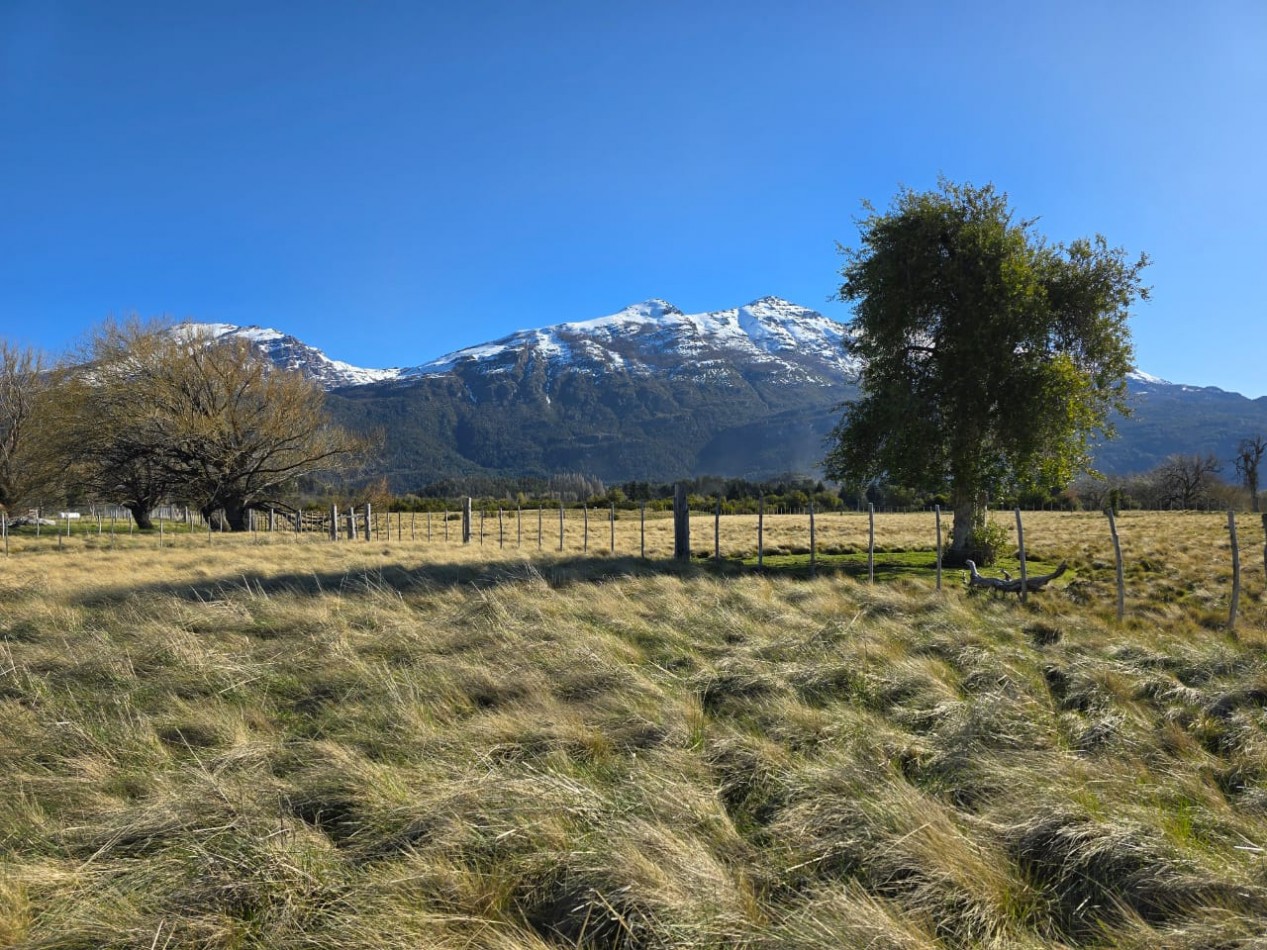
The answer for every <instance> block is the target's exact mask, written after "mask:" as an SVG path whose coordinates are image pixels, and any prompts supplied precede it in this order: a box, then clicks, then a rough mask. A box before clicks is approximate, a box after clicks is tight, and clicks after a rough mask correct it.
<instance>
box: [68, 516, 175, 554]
mask: <svg viewBox="0 0 1267 950" xmlns="http://www.w3.org/2000/svg"><path fill="white" fill-rule="evenodd" d="M66 536H67V537H70V519H69V518H67V519H66ZM58 546H59V547H60V546H61V542H60V541H59V542H58ZM158 546H159V547H160V548H161V547H162V546H163V511H162V509H161V508H160V509H159V512H158Z"/></svg>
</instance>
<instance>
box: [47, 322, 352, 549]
mask: <svg viewBox="0 0 1267 950" xmlns="http://www.w3.org/2000/svg"><path fill="white" fill-rule="evenodd" d="M89 354H90V357H91V359H90V361H89V362H88V363H86V364H85V369H84V370H82V371H80V372H79V373H78V374H77V375H76V377H75V378H74V379H73V380H72V381H71V383H70V384H68V385H67V386H66V392H65V395H64V397H63V400H64V406H65V410H64V415H65V417H66V419H65V424H64V425H63V426H62V427H61V431H62V433H63V441H64V443H65V453H66V456H67V457H68V458H70V459H73V460H74V461H73V464H75V465H76V467H77V469H78V471H79V473H80V479H81V481H82V483H83V484H84V485H85V486H86V487H88V488H89V489H90V490H91V491H92V493H93V494H94V495H95V496H97V497H100V498H103V499H105V500H109V501H115V502H117V503H119V504H123V505H125V506H127V507H128V508H130V509H131V510H132V511H133V513H134V514H135V515H136V517H137V518H138V523H141V524H142V526H144V525H145V524H146V523H147V521H148V512H149V510H150V508H152V507H153V506H154V505H155V504H156V503H157V502H158V501H159V500H160V499H163V498H180V499H182V500H184V501H186V502H189V503H191V504H193V505H195V506H197V507H198V508H199V509H201V510H202V512H203V513H204V514H205V515H208V516H209V515H210V514H211V512H213V511H215V510H223V511H224V514H225V518H226V520H227V522H228V524H229V526H230V527H231V528H232V529H234V530H241V529H242V528H243V527H245V526H246V512H247V511H248V510H250V509H251V508H261V507H264V506H267V505H273V504H278V503H280V499H281V497H282V495H283V494H284V491H285V488H286V487H287V486H288V485H289V484H290V483H293V482H294V480H295V479H297V478H299V477H301V476H305V475H309V474H312V473H314V472H317V471H329V472H333V471H338V470H340V469H341V468H344V467H346V465H347V464H348V463H349V462H350V461H351V460H352V458H353V457H354V455H356V454H357V453H359V452H361V451H362V450H364V449H365V447H366V446H365V443H364V440H361V439H358V438H355V437H353V436H351V435H350V434H348V433H347V432H345V431H343V430H342V429H340V428H338V427H336V426H334V425H332V424H331V423H330V421H329V419H328V418H327V416H326V414H325V411H324V409H323V400H324V393H323V392H322V391H321V389H320V387H319V386H318V385H317V384H316V383H315V382H313V381H312V380H309V379H305V378H304V377H303V376H302V375H301V374H300V373H298V372H294V371H289V370H283V369H279V368H278V367H275V366H273V365H272V364H271V363H269V362H268V360H266V359H265V358H264V357H263V356H262V355H261V354H260V353H258V352H257V351H256V350H255V349H254V347H253V346H252V345H251V343H250V342H249V341H247V340H244V339H241V338H233V339H230V340H213V339H210V338H208V337H205V336H202V335H199V334H198V333H197V332H194V331H189V330H188V328H172V327H167V326H163V325H144V324H140V323H138V322H135V321H134V322H129V323H125V324H115V323H107V324H106V325H105V326H103V327H102V328H101V329H100V330H99V331H98V333H97V334H96V335H95V336H94V338H93V339H92V341H91V343H90V345H89Z"/></svg>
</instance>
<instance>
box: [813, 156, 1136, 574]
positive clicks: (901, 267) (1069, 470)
mask: <svg viewBox="0 0 1267 950" xmlns="http://www.w3.org/2000/svg"><path fill="white" fill-rule="evenodd" d="M867 211H868V212H869V213H868V215H867V216H866V217H864V218H863V219H862V220H860V221H859V222H858V224H859V230H860V233H861V242H860V244H859V246H858V247H856V248H841V252H842V253H843V254H844V256H845V264H844V266H843V268H842V270H841V276H842V277H843V279H844V281H843V283H842V284H841V286H840V289H839V294H838V296H839V299H841V300H843V301H846V302H848V303H852V304H853V305H854V318H853V321H852V334H851V336H850V337H849V339H848V342H847V343H846V346H847V348H848V351H849V353H850V354H851V355H852V356H853V357H855V358H856V359H857V360H858V361H859V365H860V377H859V388H860V395H859V398H858V399H857V400H856V401H855V402H853V403H851V404H849V405H848V406H847V407H846V408H845V410H844V415H843V417H842V419H841V421H840V423H839V424H838V425H837V427H836V429H835V430H834V432H833V436H832V446H831V448H830V451H829V454H828V456H827V459H826V469H827V473H828V475H829V476H830V477H832V478H836V479H840V480H842V481H863V482H865V481H869V480H872V479H876V478H886V479H888V480H890V481H893V482H897V483H899V484H903V485H907V486H909V487H912V488H917V489H921V490H929V491H942V490H945V491H948V492H949V494H950V498H951V500H952V504H953V506H954V514H955V519H954V531H953V536H952V545H951V552H952V553H959V554H963V553H964V552H965V551H966V550H967V544H968V540H969V536H970V534H971V532H972V529H973V527H974V525H975V524H976V523H978V522H979V520H980V516H981V513H982V510H983V509H982V507H981V504H982V503H981V500H980V499H981V496H982V494H983V493H986V492H992V491H1000V490H1014V489H1017V488H1029V487H1038V486H1041V487H1053V486H1062V485H1065V484H1067V483H1068V482H1069V481H1070V480H1071V479H1072V478H1073V476H1074V475H1075V474H1077V472H1079V471H1082V470H1085V469H1087V468H1088V466H1089V464H1090V443H1091V440H1092V438H1094V437H1095V436H1097V435H1104V436H1108V435H1111V434H1112V426H1111V416H1112V413H1113V411H1114V410H1117V411H1121V412H1125V411H1126V408H1127V407H1126V404H1125V397H1126V381H1125V377H1126V374H1127V373H1128V372H1129V371H1130V369H1131V368H1132V355H1133V354H1132V348H1131V341H1130V331H1129V328H1128V326H1127V317H1128V315H1129V310H1130V307H1131V305H1132V304H1133V303H1134V301H1135V300H1136V299H1146V298H1147V296H1148V290H1147V288H1145V287H1144V286H1143V285H1142V284H1141V282H1140V274H1141V271H1142V270H1143V269H1144V267H1145V266H1146V265H1147V263H1148V261H1147V258H1146V257H1145V256H1142V255H1141V256H1140V257H1139V258H1137V259H1134V260H1130V259H1128V258H1127V255H1126V253H1125V252H1124V251H1123V250H1122V249H1120V248H1114V247H1110V246H1109V244H1108V243H1107V242H1106V241H1105V239H1104V238H1103V237H1099V236H1096V237H1095V238H1090V239H1079V240H1076V241H1073V242H1072V243H1069V244H1051V243H1049V242H1047V241H1046V240H1045V239H1044V238H1043V237H1042V236H1040V235H1039V234H1038V233H1037V232H1036V230H1035V228H1034V224H1035V222H1034V221H1030V220H1018V219H1017V218H1016V217H1015V216H1014V214H1013V212H1012V210H1011V209H1010V208H1009V206H1008V198H1007V195H1006V194H1003V193H1000V192H998V191H996V190H995V188H994V186H993V185H986V186H984V187H974V186H972V185H967V184H964V185H959V184H955V183H952V182H949V181H946V180H942V181H941V182H940V184H939V187H938V188H937V189H936V190H934V191H928V192H916V191H913V190H910V189H903V190H901V191H899V192H898V194H897V196H896V197H895V198H894V200H893V203H892V206H891V207H890V208H889V209H888V210H887V211H885V212H882V213H881V212H877V211H876V210H875V209H874V208H871V207H870V206H867Z"/></svg>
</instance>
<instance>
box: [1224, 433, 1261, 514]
mask: <svg viewBox="0 0 1267 950" xmlns="http://www.w3.org/2000/svg"><path fill="white" fill-rule="evenodd" d="M1264 455H1267V439H1264V438H1263V437H1262V436H1261V435H1255V436H1251V437H1250V438H1248V439H1241V442H1240V445H1238V446H1237V447H1236V457H1235V458H1234V459H1233V460H1232V464H1233V465H1234V466H1235V467H1236V474H1238V475H1239V476H1240V477H1241V484H1242V485H1244V486H1245V490H1246V491H1247V492H1249V504H1250V510H1252V511H1258V466H1259V465H1260V464H1261V463H1262V460H1263V456H1264Z"/></svg>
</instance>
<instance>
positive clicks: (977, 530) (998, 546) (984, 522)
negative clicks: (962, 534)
mask: <svg viewBox="0 0 1267 950" xmlns="http://www.w3.org/2000/svg"><path fill="white" fill-rule="evenodd" d="M1009 541H1010V536H1009V535H1008V533H1007V528H1005V527H1003V525H1001V524H999V523H998V522H997V521H993V520H991V519H990V518H989V517H983V518H980V519H979V520H978V521H977V523H976V524H975V525H974V526H973V528H972V532H971V533H970V534H969V535H968V545H967V548H966V549H965V551H964V556H965V557H966V558H969V559H971V560H972V561H973V562H975V563H976V565H977V567H991V566H993V565H994V563H995V562H996V561H998V559H999V555H1000V554H1002V553H1003V549H1004V548H1005V547H1006V546H1007V545H1008V542H1009Z"/></svg>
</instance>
